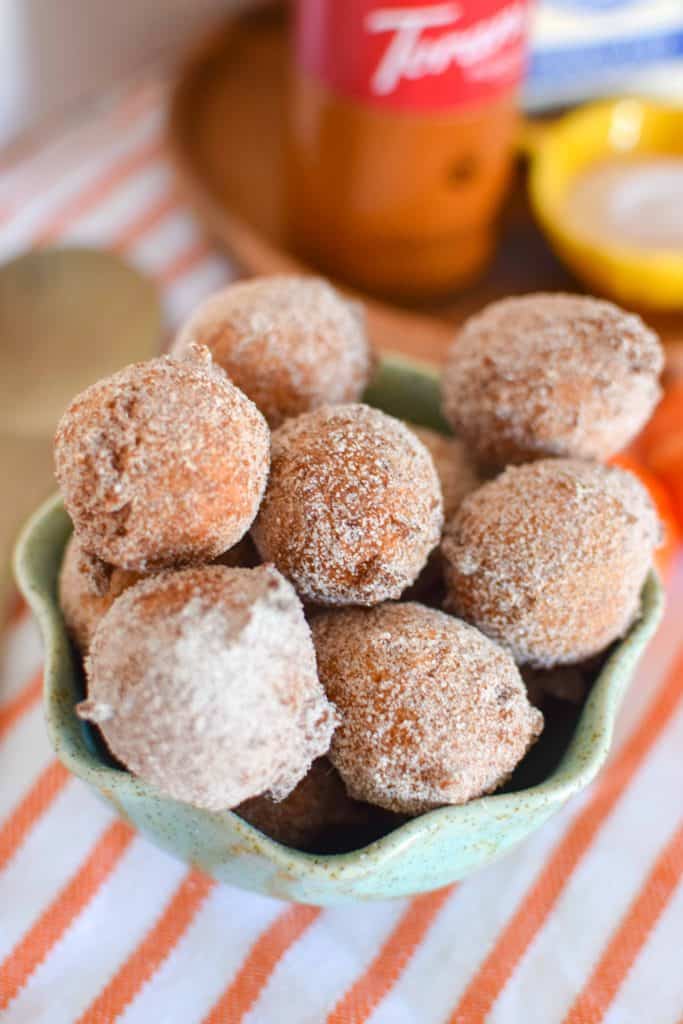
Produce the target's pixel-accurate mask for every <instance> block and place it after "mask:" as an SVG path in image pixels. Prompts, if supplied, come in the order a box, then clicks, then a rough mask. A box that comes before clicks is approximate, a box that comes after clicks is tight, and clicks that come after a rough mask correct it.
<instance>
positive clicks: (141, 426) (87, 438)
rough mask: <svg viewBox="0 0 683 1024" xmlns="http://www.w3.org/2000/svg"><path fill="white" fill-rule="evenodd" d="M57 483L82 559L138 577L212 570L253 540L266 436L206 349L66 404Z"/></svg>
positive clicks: (139, 370) (132, 371) (143, 367)
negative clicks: (207, 566)
mask: <svg viewBox="0 0 683 1024" xmlns="http://www.w3.org/2000/svg"><path fill="white" fill-rule="evenodd" d="M55 464H56V472H57V479H58V481H59V485H60V487H61V490H62V496H63V498H64V504H65V505H66V508H67V511H68V512H69V515H70V516H71V518H72V520H73V523H74V528H75V531H76V534H77V535H78V538H79V540H80V542H81V545H82V547H83V549H84V550H85V551H87V552H88V553H89V554H92V555H96V556H97V557H99V558H100V559H102V560H103V561H104V562H107V563H109V564H111V565H114V566H117V567H118V568H121V569H128V570H130V571H132V572H140V573H149V572H153V571H155V570H158V569H161V568H165V567H175V566H182V565H187V564H193V563H200V562H208V561H211V560H212V559H214V558H216V557H217V556H218V555H220V554H222V553H223V552H225V551H227V549H228V548H230V547H232V546H233V545H234V544H236V543H237V541H239V540H240V538H241V537H242V536H243V535H244V534H245V533H246V531H247V530H248V529H249V526H250V525H251V522H252V520H253V518H254V516H255V515H256V511H257V509H258V506H259V503H260V500H261V496H262V494H263V490H264V487H265V483H266V478H267V475H268V465H269V431H268V426H267V424H266V422H265V420H264V418H263V416H262V415H261V413H260V412H259V411H258V409H257V408H256V406H255V405H254V404H253V403H252V402H251V401H250V400H249V399H248V398H247V397H246V396H245V395H243V394H242V392H241V391H239V390H238V389H237V388H236V387H235V386H234V384H232V383H231V382H230V381H229V380H228V378H227V376H226V375H225V373H224V372H223V370H221V369H220V368H219V367H217V366H215V365H214V364H213V363H212V361H211V357H210V354H209V352H208V350H207V349H200V348H199V347H198V346H193V347H192V348H191V350H190V351H189V352H188V354H187V356H186V357H185V358H183V359H171V358H170V357H168V356H162V357H160V358H158V359H152V360H150V361H149V362H146V363H136V364H134V365H132V366H128V367H127V368H126V369H124V370H121V371H120V372H119V373H116V374H114V375H113V376H112V377H108V378H106V379H105V380H102V381H100V382H99V383H97V384H93V385H92V386H91V387H89V388H87V389H86V390H85V391H84V392H83V393H82V394H80V395H79V396H78V397H77V398H75V399H74V401H73V402H72V403H71V405H70V406H69V408H68V409H67V411H66V412H65V413H64V415H63V417H62V419H61V421H60V423H59V426H58V428H57V434H56V438H55Z"/></svg>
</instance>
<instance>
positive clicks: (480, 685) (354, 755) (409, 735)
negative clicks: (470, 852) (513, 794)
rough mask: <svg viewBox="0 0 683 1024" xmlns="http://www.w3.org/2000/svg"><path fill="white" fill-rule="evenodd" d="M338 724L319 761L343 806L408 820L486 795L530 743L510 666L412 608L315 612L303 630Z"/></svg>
mask: <svg viewBox="0 0 683 1024" xmlns="http://www.w3.org/2000/svg"><path fill="white" fill-rule="evenodd" d="M311 628H312V631H313V639H314V641H315V648H316V655H317V659H318V671H319V673H320V679H321V680H322V683H323V686H324V687H325V690H326V692H327V695H328V697H329V698H330V700H332V701H334V702H335V704H336V706H337V707H338V709H339V711H340V714H341V724H340V725H339V727H338V728H337V730H336V732H335V734H334V737H333V740H332V747H331V749H330V759H331V760H332V762H333V763H334V765H335V766H336V767H337V769H338V771H339V773H340V775H341V776H342V778H343V780H344V783H345V785H346V788H347V790H348V792H349V794H350V795H351V796H352V797H354V798H355V799H357V800H367V801H369V802H370V803H375V804H378V805H379V806H380V807H385V808H387V809H388V810H392V811H398V812H403V813H406V814H419V813H421V812H423V811H428V810H431V809H432V808H435V807H440V806H442V805H443V804H462V803H466V802H467V801H468V800H472V799H473V798H474V797H477V796H482V795H483V794H485V793H491V792H493V791H494V790H495V789H497V788H498V787H499V786H500V785H502V783H503V782H505V780H506V779H507V778H508V777H509V776H510V774H511V773H512V771H513V769H514V768H515V766H516V765H517V764H518V762H519V761H520V760H521V759H522V758H523V757H524V754H525V753H526V751H527V750H528V748H529V747H530V745H531V744H532V743H533V742H534V740H535V739H536V738H537V736H538V735H539V734H540V732H541V730H542V728H543V716H542V714H541V713H540V711H538V710H537V709H536V708H533V707H532V706H531V705H530V703H529V701H528V700H527V696H526V689H525V687H524V683H523V682H522V679H521V677H520V674H519V672H518V670H517V667H516V666H515V663H514V662H513V660H512V658H511V657H510V655H509V654H508V653H507V652H506V651H504V650H503V649H502V648H501V647H499V646H498V645H497V644H495V643H493V641H491V640H489V639H488V638H487V637H485V636H483V634H481V633H479V632H478V631H477V630H476V629H474V628H473V627H472V626H468V625H467V624H466V623H464V622H460V621H459V620H458V619H455V618H453V617H452V616H450V615H446V614H445V613H444V612H440V611H436V610H434V609H431V608H425V607H424V606H423V605H420V604H411V603H405V604H385V605H381V606H380V607H378V608H372V609H362V608H350V609H344V610H341V611H333V612H327V613H326V614H324V615H321V616H320V617H318V618H316V619H315V620H314V621H313V624H312V627H311Z"/></svg>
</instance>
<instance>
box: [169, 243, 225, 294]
mask: <svg viewBox="0 0 683 1024" xmlns="http://www.w3.org/2000/svg"><path fill="white" fill-rule="evenodd" d="M213 255H215V250H214V249H213V248H212V247H211V245H210V244H209V243H208V242H207V241H206V239H205V238H199V239H198V240H197V241H196V242H195V243H194V244H193V245H191V246H189V247H188V248H187V249H186V250H185V252H182V253H181V254H180V256H178V257H177V258H176V259H175V260H173V262H172V263H169V265H168V266H167V267H166V269H165V270H162V271H161V273H160V274H159V275H158V280H159V282H160V283H161V284H163V285H165V286H166V287H169V286H170V285H172V284H174V283H175V282H176V281H177V280H178V278H179V277H182V276H183V274H187V273H189V272H190V271H191V270H194V268H195V267H196V266H198V265H199V264H200V263H203V262H204V260H207V259H209V257H210V256H213Z"/></svg>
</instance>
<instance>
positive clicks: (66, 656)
mask: <svg viewBox="0 0 683 1024" xmlns="http://www.w3.org/2000/svg"><path fill="white" fill-rule="evenodd" d="M366 397H367V399H368V400H369V401H371V402H372V403H373V404H375V405H377V406H379V407H381V408H383V409H385V410H386V411H387V412H390V413H392V414H394V415H397V416H401V417H404V418H408V419H410V420H411V421H413V422H415V423H419V424H422V425H425V426H431V427H434V428H436V429H445V425H444V423H443V420H442V419H441V416H440V413H439V401H438V383H437V380H436V377H435V375H434V373H433V372H431V371H427V370H426V369H425V368H424V367H421V366H420V365H419V364H416V363H411V362H407V361H404V360H395V359H392V360H385V362H384V363H383V364H382V366H381V368H380V371H379V373H378V375H377V378H376V380H375V381H374V382H373V385H372V387H371V388H370V389H369V390H368V393H367V396H366ZM70 533H71V524H70V521H69V518H68V516H67V514H66V512H65V511H64V508H63V505H62V503H61V501H60V500H59V498H58V497H55V498H52V499H50V501H49V502H47V503H46V504H45V505H44V506H43V507H42V508H41V509H40V510H39V511H38V512H37V513H36V514H35V515H34V517H33V519H32V520H31V521H30V522H29V523H28V525H27V527H26V528H25V530H24V533H23V534H22V537H21V538H20V540H19V543H18V546H17V552H16V562H15V567H16V575H17V579H18V582H19V585H20V587H21V589H22V591H23V593H24V595H25V597H26V599H27V601H28V602H29V604H30V605H31V607H32V609H33V610H34V612H35V613H36V615H37V617H38V620H39V622H40V625H41V629H42V633H43V637H44V642H45V650H46V667H45V693H44V706H45V713H46V719H47V726H48V732H49V735H50V740H51V742H52V744H53V746H54V749H55V751H56V753H57V756H58V757H59V758H60V760H62V761H63V763H64V764H65V765H66V766H67V767H68V768H69V769H70V770H71V771H72V772H74V774H76V775H78V776H80V777H81V778H82V779H84V780H85V781H86V782H87V783H88V784H90V785H91V786H92V787H93V788H94V789H95V790H97V791H98V792H99V793H100V794H102V795H104V796H105V798H106V799H108V800H110V801H111V802H112V803H113V804H114V805H115V807H117V809H118V810H119V811H120V812H121V813H122V814H123V815H124V816H125V817H127V818H129V820H131V821H132V822H133V823H134V824H136V825H137V826H138V827H140V828H142V829H143V831H147V832H148V834H150V835H151V836H152V838H153V839H154V840H155V841H157V842H159V843H160V844H161V845H164V846H166V848H168V849H170V850H172V852H174V853H176V854H177V855H178V856H181V857H183V858H185V859H188V860H193V861H194V862H196V863H198V864H200V865H201V866H202V867H204V868H205V869H206V870H208V871H210V872H211V873H213V874H214V875H215V876H216V877H219V878H221V879H222V880H226V881H230V882H233V883H237V884H245V885H246V886H247V887H250V888H255V889H259V890H261V891H270V892H272V893H274V894H275V895H278V896H281V897H282V896H284V897H286V898H294V899H303V900H307V901H310V902H316V903H317V902H320V903H324V902H336V901H338V900H339V899H345V898H359V897H360V898H369V897H372V898H386V897H387V896H396V895H402V894H405V893H408V892H415V891H422V890H423V889H425V888H431V887H434V886H435V885H443V884H446V882H448V881H452V880H454V879H455V878H458V877H463V876H464V875H465V874H467V873H469V871H471V870H474V868H476V867H478V866H480V865H481V864H483V863H486V861H488V860H490V859H491V858H492V857H494V856H497V855H500V853H501V852H503V851H504V849H505V848H507V847H508V846H510V845H512V843H513V841H514V842H516V841H518V840H519V839H521V838H523V836H524V835H525V834H527V833H528V832H529V831H531V829H532V828H534V827H537V825H538V824H540V823H541V821H542V820H544V819H545V818H546V817H547V816H548V814H549V813H551V811H552V810H553V809H554V808H555V807H558V806H560V805H561V804H562V803H563V802H564V801H565V800H566V799H567V798H568V797H569V796H570V795H571V794H572V793H573V792H575V791H577V790H578V789H580V788H582V787H583V786H585V785H586V784H587V783H588V782H589V781H590V779H592V778H593V776H594V775H595V774H596V772H597V771H598V769H599V768H600V766H601V764H602V763H603V762H604V760H605V758H606V756H607V753H608V750H609V746H610V742H611V738H612V732H613V728H614V722H615V718H616V715H617V712H618V708H619V705H620V703H621V700H622V699H623V696H624V694H625V692H626V689H627V687H628V683H629V680H630V678H631V676H632V674H633V670H634V668H635V665H636V663H637V661H638V659H639V657H640V655H641V654H642V652H643V650H644V648H645V646H646V645H647V642H648V640H649V638H650V637H651V636H652V634H653V633H654V631H655V629H656V626H657V623H658V621H659V619H660V617H661V611H662V603H663V601H662V588H661V585H660V584H659V581H658V579H657V577H656V576H655V575H654V574H652V575H651V576H650V577H649V578H648V580H647V583H646V585H645V588H644V591H643V613H642V617H641V618H640V619H639V621H638V622H637V623H635V625H634V626H633V627H632V629H631V631H630V632H629V634H628V636H627V637H626V638H625V639H624V640H622V641H621V642H620V643H618V644H617V645H615V646H614V648H613V649H612V651H611V652H610V653H609V655H608V657H607V660H606V661H605V663H604V665H603V667H602V669H601V670H600V673H599V675H598V677H597V679H596V681H595V683H594V685H593V687H592V690H591V693H590V696H589V698H588V700H587V701H586V703H585V705H584V706H583V708H580V709H579V708H576V709H573V708H562V709H559V708H558V709H557V710H558V711H561V713H558V714H553V715H552V716H551V717H550V718H549V721H548V725H547V728H546V731H545V733H544V736H543V739H542V741H539V743H538V744H537V745H536V747H535V748H533V749H532V752H531V753H530V754H529V755H528V756H527V758H525V759H524V761H523V762H522V763H521V764H520V766H519V767H518V769H517V771H516V772H515V773H514V775H513V777H512V779H511V780H510V782H509V783H508V785H507V786H506V788H505V789H504V790H503V791H501V792H499V793H497V794H496V795H494V796H491V797H484V798H481V799H478V800H474V801H472V802H471V803H469V804H467V805H465V806H463V807H444V808H440V809H439V810H436V811H432V812H430V813H429V814H425V815H422V816H420V817H418V818H415V819H413V820H412V821H409V822H407V823H406V824H404V825H400V826H399V827H398V828H396V829H395V830H394V831H392V832H390V833H388V834H387V835H385V836H383V837H382V838H380V839H377V840H375V841H374V842H372V843H371V844H370V845H369V846H366V847H364V848H362V849H357V850H354V851H352V852H349V853H336V854H326V855H313V854H307V853H302V852H299V851H296V850H292V849H289V848H287V847H283V846H281V845H280V844H278V843H276V842H274V841H273V840H271V839H269V838H268V837H267V836H265V835H263V834H262V833H260V832H258V831H257V830H256V829H254V828H253V827H252V826H250V825H248V824H247V823H246V822H244V821H243V820H242V819H241V818H239V817H238V816H236V815H234V814H231V813H230V812H228V811H225V812H220V813H218V814H212V813H210V812H204V811H200V810H197V809H196V808H191V807H189V806H187V805H182V804H179V803H178V802H176V801H173V800H169V799H168V798H166V797H164V796H163V795H162V794H160V793H158V792H157V791H156V790H154V788H153V787H151V786H148V785H146V784H145V783H143V782H141V781H140V780H138V779H135V778H134V777H133V776H131V775H129V774H128V773H127V772H125V771H122V770H121V769H120V768H119V767H117V766H116V765H115V764H114V763H113V762H112V761H111V759H110V758H109V757H108V755H107V753H106V749H105V747H104V745H103V743H102V742H101V740H100V738H99V735H98V733H97V731H96V730H93V729H92V728H91V727H90V726H88V725H86V724H84V723H82V722H81V721H80V720H79V719H78V718H77V716H76V715H75V712H74V704H75V703H76V701H77V700H79V699H80V697H81V696H82V693H83V678H82V672H81V669H80V666H79V664H78V660H77V658H76V657H75V656H74V653H73V651H72V648H71V645H70V643H69V640H68V637H67V635H66V631H65V628H64V623H63V620H62V616H61V612H60V610H59V605H58V600H57V579H58V573H59V568H60V566H61V560H62V554H63V551H64V547H65V545H66V542H67V540H68V537H69V535H70ZM170 822H173V828H172V830H171V831H169V829H170V825H169V823H170ZM178 830H180V832H179V831H178ZM235 850H239V851H241V852H240V857H241V862H240V866H238V867H236V866H235V861H236V860H239V859H240V858H238V857H237V856H236V854H235ZM245 850H246V851H248V855H246V854H245V853H244V851H245ZM437 857H438V863H437ZM444 857H446V861H444ZM245 858H246V859H245ZM262 865H266V867H267V872H270V875H268V877H269V878H270V877H271V876H272V878H274V881H273V882H272V885H270V887H267V886H266V885H265V883H264V881H263V879H264V878H265V877H266V875H265V874H264V872H266V868H263V870H261V866H262Z"/></svg>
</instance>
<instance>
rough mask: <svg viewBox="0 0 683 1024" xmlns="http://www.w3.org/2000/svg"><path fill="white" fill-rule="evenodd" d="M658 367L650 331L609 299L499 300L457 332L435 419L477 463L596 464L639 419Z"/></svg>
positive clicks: (653, 395) (649, 405) (647, 409)
mask: <svg viewBox="0 0 683 1024" xmlns="http://www.w3.org/2000/svg"><path fill="white" fill-rule="evenodd" d="M663 362H664V360H663V353H662V348H661V345H660V344H659V340H658V338H657V336H656V334H655V333H654V332H653V331H651V330H650V329H649V328H648V327H646V325H645V324H644V323H643V321H642V320H641V319H640V317H638V316H635V315H634V314H630V313H625V312H624V311H623V310H621V309H619V307H618V306H615V305H613V304H612V303H611V302H604V301H602V300H598V299H593V298H590V297H586V296H580V295H563V294H557V295H546V294H543V293H539V294H534V295H525V296H522V297H517V298H510V299H503V300H502V301H500V302H494V303H492V304H491V305H490V306H487V307H486V308H485V309H484V310H483V311H482V312H481V313H479V314H477V315H476V316H473V317H471V318H470V319H469V320H468V321H467V322H466V324H465V325H464V327H463V328H462V330H461V331H460V333H459V334H458V336H457V338H456V340H455V343H454V344H453V347H452V348H451V352H450V356H449V360H448V364H447V367H446V370H445V373H444V377H443V382H442V394H443V406H444V412H445V415H446V417H447V419H448V420H449V422H450V423H451V425H452V427H453V429H454V430H455V432H456V433H457V434H459V435H461V436H462V437H463V438H464V439H465V440H466V441H467V443H468V444H469V445H470V446H471V447H472V450H473V451H474V453H475V454H476V456H477V458H478V459H479V460H480V461H482V462H484V463H491V464H494V465H499V466H503V465H506V464H507V463H519V462H525V461H529V460H531V459H534V458H538V457H539V456H543V455H558V456H565V455H568V456H580V457H586V458H603V459H604V458H607V457H608V456H610V455H612V454H613V453H614V452H617V451H619V450H620V449H621V448H623V447H625V446H626V445H627V444H628V442H629V441H630V440H631V439H632V438H633V437H634V436H635V435H636V434H637V433H638V431H639V430H640V429H641V427H642V426H643V425H644V424H645V422H646V421H647V419H648V417H649V416H650V414H651V412H652V410H653V409H654V407H655V405H656V403H657V401H658V400H659V397H660V394H661V389H660V386H659V375H660V373H661V371H662V367H663Z"/></svg>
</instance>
